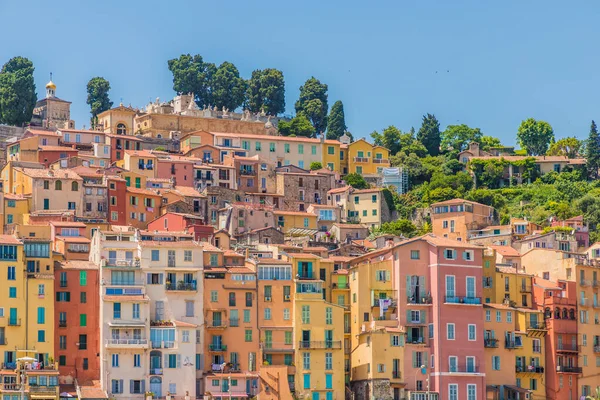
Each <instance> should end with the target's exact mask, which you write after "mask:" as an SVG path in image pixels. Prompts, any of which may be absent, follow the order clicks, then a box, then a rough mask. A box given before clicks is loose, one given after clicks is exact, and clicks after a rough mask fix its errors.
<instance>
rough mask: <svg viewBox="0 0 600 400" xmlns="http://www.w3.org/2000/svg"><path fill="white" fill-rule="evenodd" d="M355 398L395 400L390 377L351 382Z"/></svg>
mask: <svg viewBox="0 0 600 400" xmlns="http://www.w3.org/2000/svg"><path fill="white" fill-rule="evenodd" d="M350 390H352V393H354V398H355V399H357V400H358V399H377V400H394V391H393V389H392V388H391V386H390V381H389V379H370V380H364V381H353V382H350Z"/></svg>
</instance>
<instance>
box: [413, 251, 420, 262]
mask: <svg viewBox="0 0 600 400" xmlns="http://www.w3.org/2000/svg"><path fill="white" fill-rule="evenodd" d="M420 253H421V252H420V251H419V250H411V251H410V259H411V260H418V259H420V258H421V254H420Z"/></svg>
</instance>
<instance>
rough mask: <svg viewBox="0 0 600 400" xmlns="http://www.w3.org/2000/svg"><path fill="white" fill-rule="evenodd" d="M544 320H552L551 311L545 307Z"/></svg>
mask: <svg viewBox="0 0 600 400" xmlns="http://www.w3.org/2000/svg"><path fill="white" fill-rule="evenodd" d="M544 318H552V311H550V307H546V309H545V310H544Z"/></svg>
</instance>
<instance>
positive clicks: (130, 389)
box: [129, 379, 134, 393]
mask: <svg viewBox="0 0 600 400" xmlns="http://www.w3.org/2000/svg"><path fill="white" fill-rule="evenodd" d="M133 391H134V387H133V379H130V380H129V393H133Z"/></svg>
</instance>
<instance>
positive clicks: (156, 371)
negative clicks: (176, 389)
mask: <svg viewBox="0 0 600 400" xmlns="http://www.w3.org/2000/svg"><path fill="white" fill-rule="evenodd" d="M162 374H163V369H162V368H150V375H162Z"/></svg>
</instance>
